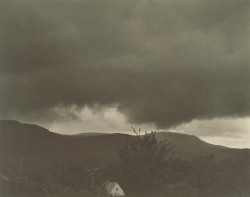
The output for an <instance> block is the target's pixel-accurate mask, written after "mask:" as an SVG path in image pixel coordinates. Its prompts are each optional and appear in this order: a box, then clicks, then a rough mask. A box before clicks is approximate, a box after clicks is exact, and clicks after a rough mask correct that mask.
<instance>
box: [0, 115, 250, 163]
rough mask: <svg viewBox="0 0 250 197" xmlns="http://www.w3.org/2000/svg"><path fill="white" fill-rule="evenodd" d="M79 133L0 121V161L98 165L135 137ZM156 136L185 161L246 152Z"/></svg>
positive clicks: (181, 137)
mask: <svg viewBox="0 0 250 197" xmlns="http://www.w3.org/2000/svg"><path fill="white" fill-rule="evenodd" d="M83 135H84V134H80V136H81V137H79V136H78V135H74V136H69V135H60V134H56V133H53V132H51V131H49V130H47V129H45V128H42V127H39V126H36V125H29V124H23V123H19V122H17V121H9V120H2V121H0V161H1V163H0V164H1V166H6V165H9V164H13V165H15V164H17V163H18V162H20V160H22V161H23V162H24V163H25V162H26V163H30V164H34V163H35V164H36V165H41V166H53V167H57V168H69V167H70V168H76V167H81V168H92V167H100V166H105V165H108V164H112V163H114V162H117V161H118V155H117V150H118V149H119V148H120V147H121V146H123V145H125V144H126V143H129V142H130V141H131V140H134V139H135V136H132V135H127V134H108V135H102V134H101V135H99V134H97V135H96V134H94V135H92V136H91V135H90V134H87V136H85V137H82V136H83ZM156 137H157V139H158V140H159V141H164V140H166V143H169V144H170V146H171V147H172V148H171V151H172V155H173V156H174V157H179V158H181V159H186V160H191V159H193V158H195V157H198V156H202V155H206V154H213V155H214V156H215V158H216V159H224V158H227V157H236V156H237V155H240V154H241V153H243V152H244V151H249V150H241V149H230V148H226V147H222V146H215V145H211V144H208V143H206V142H204V141H202V140H200V139H199V138H197V137H196V136H191V135H184V134H178V133H170V132H159V133H157V134H156Z"/></svg>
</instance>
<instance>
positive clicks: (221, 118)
mask: <svg viewBox="0 0 250 197" xmlns="http://www.w3.org/2000/svg"><path fill="white" fill-rule="evenodd" d="M249 54H250V1H249V0H237V1H236V0H226V1H225V0H188V1H187V0H37V1H32V0H18V1H16V0H2V1H1V6H0V119H16V120H19V121H23V122H27V123H36V124H39V125H41V126H46V127H47V128H49V129H51V130H53V131H56V132H59V133H65V134H72V133H78V132H93V131H94V132H129V131H130V130H131V129H130V126H134V127H135V128H139V127H141V128H142V129H143V130H151V129H153V130H155V129H157V130H171V131H178V132H182V133H188V134H195V135H197V136H199V137H201V138H202V139H205V140H207V141H209V142H212V143H216V144H223V145H227V146H231V147H249V148H250V55H249ZM248 139H249V140H248Z"/></svg>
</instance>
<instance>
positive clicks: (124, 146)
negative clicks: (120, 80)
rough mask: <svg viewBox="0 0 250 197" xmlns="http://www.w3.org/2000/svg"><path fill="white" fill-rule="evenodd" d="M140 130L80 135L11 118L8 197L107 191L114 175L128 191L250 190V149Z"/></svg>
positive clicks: (5, 180)
mask: <svg viewBox="0 0 250 197" xmlns="http://www.w3.org/2000/svg"><path fill="white" fill-rule="evenodd" d="M0 123H1V122H0ZM135 132H136V131H135ZM136 134H137V135H136V136H128V135H120V134H115V135H104V136H96V137H72V136H61V135H58V134H54V133H52V132H49V131H48V130H46V129H43V128H41V127H37V126H34V125H23V124H20V123H17V122H3V123H1V124H0V135H1V136H0V196H1V197H33V196H38V197H39V196H40V197H68V196H76V197H81V196H84V197H102V196H106V192H105V182H106V181H107V180H110V181H117V182H118V183H119V184H120V185H121V187H122V188H123V190H124V191H125V193H126V196H127V197H147V196H151V197H163V196H171V197H211V196H213V197H247V196H249V195H250V187H249V185H250V152H249V150H247V149H245V150H233V149H226V148H223V147H216V146H211V145H208V144H205V143H202V141H200V140H199V139H198V138H192V137H191V136H189V137H188V139H189V141H188V143H186V141H185V136H184V135H182V136H181V139H182V140H181V142H180V143H179V144H180V145H178V143H177V140H178V139H179V138H178V137H179V136H177V135H175V136H174V137H175V138H176V141H175V142H176V143H175V144H174V141H173V140H172V141H171V135H172V134H171V135H170V138H169V139H170V140H167V141H160V140H159V139H157V138H159V135H158V134H157V133H155V132H153V133H149V134H146V135H141V134H140V132H136ZM160 135H163V134H160ZM161 139H163V138H161ZM172 139H173V138H172ZM169 142H170V143H169ZM188 144H190V146H191V148H190V149H188V148H189V147H188ZM197 144H198V145H197ZM176 147H177V148H178V147H181V148H179V149H180V150H179V151H182V152H184V153H187V154H188V153H189V152H190V151H193V149H194V148H195V147H196V149H197V150H196V153H195V154H190V155H191V156H192V157H190V158H189V159H186V158H187V157H182V156H181V157H178V156H177V155H181V154H177V153H176ZM199 148H200V149H201V153H202V154H201V153H200V154H198V153H199ZM205 153H206V154H205ZM218 153H219V154H218ZM229 153H230V154H229ZM231 153H233V154H231ZM235 153H237V155H236V154H235ZM190 155H189V156H190ZM218 155H219V156H220V157H218ZM235 155H236V156H235ZM218 158H219V159H218Z"/></svg>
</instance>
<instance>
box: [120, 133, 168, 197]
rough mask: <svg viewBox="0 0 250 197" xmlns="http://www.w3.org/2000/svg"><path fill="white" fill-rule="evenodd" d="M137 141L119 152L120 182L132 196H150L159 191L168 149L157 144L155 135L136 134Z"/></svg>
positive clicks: (162, 144) (164, 145)
mask: <svg viewBox="0 0 250 197" xmlns="http://www.w3.org/2000/svg"><path fill="white" fill-rule="evenodd" d="M136 134H137V139H136V140H135V141H133V142H132V143H130V144H127V145H126V146H125V147H124V148H122V149H120V150H119V156H120V168H121V171H120V173H121V176H120V177H122V178H121V182H122V183H123V186H124V188H125V189H126V190H127V191H129V192H130V193H133V194H137V195H140V194H149V195H152V194H153V193H155V192H156V191H159V190H161V186H162V185H163V180H164V176H165V168H166V164H167V161H166V158H167V155H168V147H167V146H166V144H164V143H158V142H157V140H156V137H155V133H154V132H151V133H150V134H147V133H145V135H143V136H141V135H140V132H138V133H136Z"/></svg>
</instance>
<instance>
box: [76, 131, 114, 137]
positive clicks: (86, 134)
mask: <svg viewBox="0 0 250 197" xmlns="http://www.w3.org/2000/svg"><path fill="white" fill-rule="evenodd" d="M109 134H110V133H95V132H93V133H91V132H88V133H77V134H73V135H72V136H77V137H90V136H99V135H109Z"/></svg>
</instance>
